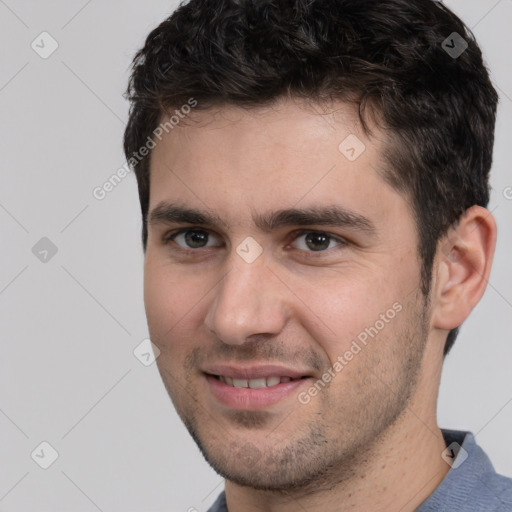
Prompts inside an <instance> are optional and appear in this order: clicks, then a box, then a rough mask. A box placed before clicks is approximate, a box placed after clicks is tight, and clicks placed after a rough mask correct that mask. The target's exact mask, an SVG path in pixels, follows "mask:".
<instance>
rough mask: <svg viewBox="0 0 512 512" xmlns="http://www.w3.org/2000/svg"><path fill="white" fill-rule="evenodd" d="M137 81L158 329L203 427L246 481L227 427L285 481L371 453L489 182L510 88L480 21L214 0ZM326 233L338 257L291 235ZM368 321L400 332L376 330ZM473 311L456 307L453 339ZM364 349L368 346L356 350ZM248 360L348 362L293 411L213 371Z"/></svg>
mask: <svg viewBox="0 0 512 512" xmlns="http://www.w3.org/2000/svg"><path fill="white" fill-rule="evenodd" d="M454 32H456V33H457V34H459V35H460V36H462V37H463V38H464V40H465V41H466V43H467V45H468V46H467V49H466V50H465V51H464V52H462V54H460V55H459V56H458V57H457V58H454V57H453V56H452V55H450V54H449V53H448V52H447V51H446V49H445V45H443V41H444V40H445V39H446V38H448V36H450V35H452V34H453V33H454ZM127 95H128V98H129V99H130V101H131V102H132V104H131V110H130V118H129V122H128V126H127V128H126V132H125V138H124V149H125V153H126V157H127V159H128V161H129V163H130V164H131V165H132V166H133V168H134V171H135V173H136V177H137V182H138V188H139V196H140V204H141V209H142V220H143V230H142V241H143V247H144V250H145V252H146V292H145V293H146V310H147V314H148V322H149V327H150V333H151V337H152V340H153V342H154V343H155V344H157V345H158V346H159V348H160V350H161V356H160V358H159V363H158V364H159V369H160V372H161V374H162V377H163V379H164V382H165V384H166V386H167V388H168V390H169V393H170V395H171V398H172V399H173V401H174V403H175V405H176V407H177V410H178V412H179V413H180V415H181V417H182V418H183V420H184V422H185V423H186V424H187V427H188V428H189V430H190V432H191V434H192V435H193V436H194V437H195V438H196V440H197V441H198V443H199V445H200V447H201V448H202V450H203V452H204V453H205V455H206V456H207V458H208V459H209V460H210V462H212V464H213V465H214V467H216V469H218V470H219V472H221V473H223V474H225V475H226V476H227V477H228V478H231V479H233V480H235V481H236V479H237V478H238V479H239V481H240V482H241V483H245V484H247V483H248V482H250V481H251V479H250V477H249V475H248V474H244V472H243V471H241V472H239V473H237V472H236V471H234V472H231V473H230V472H229V470H228V469H227V468H229V467H235V466H236V464H235V460H234V459H233V458H232V456H231V455H229V454H228V455H226V453H227V452H226V449H225V448H226V445H225V443H226V442H228V441H225V440H224V439H223V438H222V433H223V432H224V433H227V437H228V438H229V442H230V443H231V446H233V447H235V452H236V453H237V454H238V455H237V457H238V459H239V460H240V458H241V459H242V460H243V458H244V456H246V457H249V459H251V458H252V459H257V460H256V461H255V462H254V461H253V462H254V464H256V465H257V463H258V460H259V461H260V462H261V463H262V464H263V463H264V466H265V467H266V468H267V471H266V474H267V475H272V476H271V480H272V481H274V482H276V481H277V480H280V484H279V485H281V487H283V486H286V485H292V484H291V483H290V482H292V483H293V485H298V484H299V483H300V484H301V485H302V484H303V483H304V481H303V480H304V478H305V477H304V475H305V474H306V466H308V467H309V470H310V471H313V472H316V473H317V474H318V475H320V474H322V472H325V471H327V470H328V469H327V468H328V467H329V466H333V465H334V464H335V462H336V461H337V460H338V459H337V457H339V456H340V454H343V457H344V459H345V460H347V461H348V460H350V458H351V457H353V455H354V454H355V453H361V450H360V448H361V446H363V445H364V446H368V445H369V440H370V439H373V438H375V436H376V434H378V433H380V432H383V431H385V429H386V428H388V427H389V426H390V425H392V424H393V423H394V422H396V421H397V418H399V417H400V416H401V415H403V413H404V408H405V407H406V404H407V403H408V401H409V400H410V399H411V397H412V396H413V395H414V393H415V392H416V387H417V385H418V382H419V381H420V380H421V379H422V378H423V377H422V374H421V365H422V361H423V359H424V353H425V350H426V347H428V345H429V342H430V337H431V333H432V330H433V320H432V318H433V315H434V312H433V308H435V307H436V304H435V301H434V303H433V301H432V300H431V299H432V292H433V290H434V289H435V282H436V274H435V272H434V270H435V268H436V266H435V265H436V262H440V261H441V260H442V259H443V258H448V259H449V258H451V256H450V254H451V253H450V252H448V253H446V252H443V247H445V246H446V244H445V242H446V241H447V240H448V241H450V240H453V237H451V235H450V233H451V232H452V231H453V230H454V229H456V228H457V226H458V225H460V222H461V219H463V218H464V216H466V215H467V214H468V211H474V207H485V206H486V205H487V203H488V200H489V183H488V176H489V170H490V167H491V162H492V147H493V139H494V123H495V116H496V103H497V95H496V92H495V90H494V89H493V87H492V85H491V82H490V79H489V76H488V73H487V70H486V68H485V66H484V64H483V62H482V55H481V52H480V50H479V48H478V46H477V44H476V42H475V41H474V39H473V36H472V35H471V33H470V32H469V30H468V29H467V28H466V27H465V26H464V24H463V23H462V22H461V21H460V20H459V19H458V18H457V17H456V16H455V15H454V14H453V13H451V12H450V11H449V10H448V9H447V8H446V7H445V6H443V5H442V4H441V3H439V2H435V1H432V0H412V1H411V0H385V1H382V0H333V1H325V0H323V1H314V0H313V1H308V2H305V1H302V0H295V1H293V0H291V1H287V2H280V3H276V2H267V1H263V2H255V1H250V0H247V1H244V0H238V1H234V0H229V1H228V0H215V1H213V0H212V1H208V0H203V1H194V0H192V1H190V2H188V3H186V4H182V5H181V6H180V7H179V8H178V9H177V10H176V11H175V12H174V13H173V14H172V15H171V16H170V17H169V18H168V19H167V20H165V21H164V22H163V23H162V24H161V25H159V26H158V27H157V28H156V29H155V30H153V31H152V32H151V34H150V35H149V36H148V38H147V40H146V43H145V45H144V47H143V48H142V49H141V50H140V51H139V52H138V53H137V55H136V56H135V59H134V62H133V72H132V76H131V79H130V84H129V88H128V92H127ZM173 118H174V120H173ZM354 136H355V138H353V137H354ZM347 137H352V138H347ZM346 140H348V141H349V146H354V144H356V146H354V148H355V152H356V154H357V158H356V159H354V160H351V159H349V158H347V155H346V154H343V151H346V150H347V149H349V150H351V148H347V147H346V146H344V145H343V144H344V141H346ZM340 143H341V144H340ZM144 147H146V148H149V149H150V151H149V154H148V155H147V156H143V157H142V158H141V157H140V155H141V153H142V152H141V148H144ZM146 152H147V149H146ZM359 153H360V154H359ZM142 155H144V153H142ZM351 156H354V152H353V151H352V154H351ZM333 169H334V170H333ZM331 171H332V172H331ZM165 203H168V205H167V206H169V205H172V207H171V208H169V207H165V206H164V204H165ZM158 206H160V208H158ZM299 207H301V208H299ZM322 208H323V209H322ZM340 208H341V210H342V211H340ZM472 209H473V210H472ZM153 210H154V211H153ZM184 210H187V211H184ZM282 210H286V212H283V211H282ZM279 211H281V213H279ZM269 212H270V213H269ZM151 213H153V215H151ZM205 213H208V214H209V215H208V216H207V215H205ZM301 216H302V218H301ZM327 218H328V220H326V219H327ZM305 219H306V220H305ZM314 220H317V221H318V222H313V221H314ZM164 221H165V222H164ZM170 224H172V225H173V226H177V227H180V229H181V228H184V227H187V226H188V227H195V228H200V229H199V230H198V229H196V231H188V232H186V233H176V232H174V233H171V234H172V237H171V238H169V237H167V238H166V240H167V243H172V244H173V248H172V250H169V248H168V247H169V246H168V245H164V244H163V243H162V238H163V235H166V234H168V233H167V232H164V227H163V226H167V229H169V225H170ZM477 224H478V222H477V221H475V225H477ZM302 225H304V226H306V227H308V228H313V227H315V226H320V227H321V229H316V228H315V229H310V231H309V233H306V234H305V235H304V236H303V238H302V239H297V240H299V241H296V242H293V243H292V242H291V240H290V239H289V233H286V229H285V228H286V227H287V226H288V227H290V226H292V227H295V228H297V227H298V226H299V227H300V226H302ZM326 225H330V226H332V230H330V231H328V230H327V229H326V228H325V226H326ZM201 229H202V230H201ZM175 231H176V230H175ZM295 231H297V229H295ZM467 231H469V228H468V230H467ZM329 233H330V234H331V235H332V234H333V233H334V235H333V236H330V235H329ZM336 235H337V237H336ZM301 236H302V235H301ZM457 236H459V235H457ZM247 237H250V238H249V239H248V241H247ZM300 240H303V241H302V242H300ZM347 241H348V242H347ZM254 242H257V243H254ZM285 242H286V243H288V244H289V245H287V246H286V247H289V248H290V250H289V251H288V252H285V251H284V250H283V251H281V252H280V251H279V249H278V248H279V247H284V246H285ZM240 243H241V244H242V245H240ZM244 244H245V245H244ZM247 244H249V245H247ZM290 244H291V245H290ZM322 244H327V245H326V246H325V247H326V248H327V249H328V250H330V251H331V256H329V257H328V258H324V259H322V258H320V257H319V258H316V259H315V260H314V263H313V260H307V261H306V260H305V259H301V258H303V257H302V256H300V257H299V256H293V257H292V256H289V254H292V253H294V251H298V252H301V251H302V250H303V249H305V250H308V251H312V253H317V254H316V255H318V253H320V252H322V251H323V246H322ZM452 245H453V244H448V246H449V247H450V251H451V248H452ZM331 246H332V247H331ZM342 246H343V247H344V250H343V253H341V252H339V253H337V255H336V256H333V254H334V253H333V248H334V249H336V247H338V248H339V247H342ZM240 247H241V248H240ZM184 248H186V250H184ZM237 248H238V253H237ZM194 250H195V252H196V253H195V254H192V253H193V252H194ZM254 251H256V253H258V256H256V258H255V259H254V261H251V262H250V263H248V261H246V260H244V259H243V258H242V256H243V254H242V253H243V252H252V253H253V254H254V255H256V253H255V252H254ZM260 252H261V254H260ZM199 254H200V255H199ZM285 254H286V256H285ZM329 258H334V259H330V260H329ZM454 259H455V260H456V259H457V258H454ZM317 286H318V289H317V288H316V287H317ZM246 294H249V295H246ZM476 295H478V294H476ZM260 299H261V300H260ZM398 310H399V311H398ZM388 312H390V313H389V315H388ZM392 313H393V319H392V321H391V319H390V318H389V316H390V315H391V314H392ZM384 317H385V318H384ZM377 321H379V322H380V324H379V326H380V325H381V324H382V325H383V326H384V328H382V329H379V328H378V326H376V325H377V324H376V322H377ZM371 328H373V331H372V330H371ZM375 331H377V334H375ZM363 332H366V339H365V341H366V342H367V343H368V341H369V340H370V339H371V340H373V336H375V337H376V339H377V340H378V344H377V343H375V344H374V346H372V347H370V346H368V347H367V346H366V345H365V346H364V347H362V346H361V344H362V343H363V341H361V340H362V339H364V335H363V334H362V333H363ZM457 332H458V325H452V326H451V327H450V328H449V329H447V328H446V326H445V328H444V335H443V336H442V340H441V341H440V342H439V341H438V343H442V347H441V353H442V354H443V355H446V354H447V353H448V351H449V350H450V348H451V346H452V345H453V342H454V341H455V338H456V336H457ZM437 335H438V337H439V329H438V332H437ZM355 340H359V343H356V345H357V347H358V348H354V347H355V346H354V345H353V344H352V343H353V341H355ZM347 351H352V353H357V354H358V355H357V358H356V359H357V361H356V360H354V361H353V362H350V364H347V365H346V366H344V364H343V365H342V368H341V369H340V370H339V371H336V368H339V365H338V366H336V367H335V363H336V361H337V362H338V363H340V364H341V362H340V361H339V359H337V356H338V355H343V354H345V353H347ZM359 352H360V353H359ZM354 357H355V356H354ZM351 359H352V357H351ZM236 361H238V363H240V365H242V366H244V365H245V366H247V365H249V364H250V362H251V361H257V362H258V363H261V362H262V361H266V362H267V363H268V364H269V365H272V364H276V363H283V364H286V366H287V367H292V366H295V367H296V368H297V372H298V373H299V374H300V375H299V376H301V377H304V379H302V380H304V381H307V380H308V379H309V381H310V383H311V382H313V383H314V382H318V379H322V376H324V375H326V374H325V372H326V371H327V373H328V374H329V371H331V372H332V373H333V374H334V375H335V378H334V377H332V375H331V377H330V378H329V377H328V376H327V377H326V378H325V379H326V380H328V382H324V385H325V389H323V390H322V391H320V390H318V393H319V396H318V400H316V401H315V403H314V404H311V403H308V404H299V405H303V407H299V408H298V409H294V408H293V407H292V406H291V405H290V406H287V407H289V409H287V410H289V414H288V415H287V416H286V418H285V417H283V416H280V415H281V414H282V410H279V412H277V411H278V406H277V405H272V406H270V408H269V409H267V408H259V409H258V408H256V409H257V410H253V409H251V410H246V409H245V408H243V407H241V408H240V409H237V408H236V407H234V408H233V407H230V408H229V407H228V408H226V407H224V406H221V405H219V404H218V403H217V402H216V401H215V400H214V399H213V398H211V396H210V394H209V393H210V391H209V388H208V386H210V385H213V386H217V384H218V383H217V382H213V383H212V382H210V381H211V380H212V377H211V372H214V371H215V370H216V368H215V367H216V366H217V367H222V365H223V364H224V363H226V364H228V363H229V365H230V364H232V363H233V362H236ZM221 369H222V368H221ZM363 369H364V371H362V370H363ZM217 370H218V368H217ZM268 371H270V370H268ZM346 383H350V386H349V385H348V384H346ZM383 384H384V385H383ZM291 386H295V388H296V390H297V395H298V394H300V393H306V391H305V389H310V387H306V388H305V389H303V388H304V384H303V383H301V382H299V381H295V380H293V381H291V383H289V384H288V387H291ZM301 386H302V387H301ZM318 387H321V385H319V386H317V388H318ZM295 388H294V389H295ZM215 389H217V388H215ZM342 389H343V391H341V390H342ZM390 390H391V391H390ZM217 391H218V390H217ZM220 393H222V390H221V391H220ZM313 394H316V393H314V392H313ZM310 395H311V394H308V393H306V394H302V395H301V396H302V397H303V399H304V400H303V401H307V398H304V397H306V396H310ZM335 404H336V407H334V405H335ZM361 404H365V407H366V409H364V411H363V412H359V413H358V412H357V411H361V407H360V405H361ZM295 406H297V403H295ZM273 407H275V410H274V409H273ZM340 408H341V409H342V411H344V412H345V413H347V412H350V413H351V414H349V415H346V414H345V415H344V414H341V416H340V410H339V409H340ZM334 409H338V410H337V411H335V410H334ZM368 414H369V415H370V416H368ZM319 415H321V416H322V420H319V419H318V416H319ZM342 417H344V418H345V419H344V420H342V419H341V418H342ZM347 418H348V419H347ZM369 418H370V419H369ZM276 421H278V423H279V424H280V425H281V427H280V428H279V429H277V430H276V428H277V426H276V425H277V423H275V422H276ZM340 422H341V425H340ZM334 426H336V428H342V429H344V436H343V440H339V437H340V436H339V435H338V436H334V435H333V428H334ZM269 429H273V430H272V432H274V439H273V442H274V444H275V445H276V446H281V447H282V449H280V450H278V453H276V452H275V451H274V452H273V451H272V449H271V448H270V447H269V446H268V442H267V444H265V443H266V441H265V440H268V435H269ZM248 431H250V433H251V436H250V439H252V440H253V441H252V442H247V439H248V437H246V434H247V432H248ZM206 432H209V433H210V436H211V437H210V439H206V437H207V435H206ZM290 432H294V433H295V435H294V436H290ZM259 436H261V437H259ZM326 447H328V448H329V452H328V453H329V456H326V451H325V450H326ZM255 454H256V455H255ZM272 454H273V455H272ZM315 454H316V455H317V458H315V457H314V456H313V455H315ZM306 460H307V461H308V462H307V464H306V463H305V461H306ZM311 461H313V462H311ZM292 463H293V464H292ZM272 464H274V465H275V468H276V471H275V473H273V472H272V471H273V470H272V467H273V466H272ZM251 465H253V464H251ZM292 467H294V468H299V469H298V470H297V471H298V473H297V474H294V475H292V474H291V473H292V470H291V468H292ZM347 467H349V466H347ZM283 468H284V471H283ZM286 468H290V474H288V473H287V472H286ZM301 468H302V469H301ZM301 471H302V472H301ZM278 475H280V476H279V477H278ZM301 478H302V479H303V480H301ZM308 478H309V477H308ZM251 482H252V485H255V486H260V487H262V488H264V487H265V486H267V487H268V486H269V485H270V484H269V481H267V480H265V478H264V477H263V476H261V478H260V480H258V482H254V481H251Z"/></svg>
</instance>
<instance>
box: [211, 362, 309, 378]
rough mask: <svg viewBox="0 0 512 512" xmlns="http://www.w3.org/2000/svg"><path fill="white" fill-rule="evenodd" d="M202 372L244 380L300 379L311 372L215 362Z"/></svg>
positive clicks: (271, 366)
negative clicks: (268, 378) (267, 378)
mask: <svg viewBox="0 0 512 512" xmlns="http://www.w3.org/2000/svg"><path fill="white" fill-rule="evenodd" d="M203 372H204V373H207V374H209V375H217V376H218V375H222V376H223V377H231V378H233V379H246V380H250V379H261V378H264V377H290V378H291V379H300V378H302V377H310V376H311V373H310V372H308V371H301V370H297V369H296V368H287V367H285V366H281V365H275V364H265V365H255V364H251V365H240V364H237V365H233V364H216V365H209V366H208V367H205V368H204V369H203Z"/></svg>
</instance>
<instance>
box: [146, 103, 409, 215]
mask: <svg viewBox="0 0 512 512" xmlns="http://www.w3.org/2000/svg"><path fill="white" fill-rule="evenodd" d="M163 120H165V118H164V119H163ZM383 143H384V141H383V137H382V134H381V132H379V131H378V130H376V129H372V138H371V139H370V138H369V137H368V136H367V135H366V134H365V132H364V131H363V129H362V127H361V124H360V122H359V119H358V115H357V112H356V110H355V107H354V106H352V105H348V104H346V103H342V102H338V103H335V104H331V105H330V106H329V107H328V108H327V107H326V105H325V104H312V103H309V104H305V103H301V102H298V101H291V100H286V101H285V100H283V101H280V102H278V103H276V104H273V105H271V106H264V107H258V108H241V107H235V106H223V107H218V108H209V109H206V110H201V109H198V110H196V111H193V112H191V113H190V115H189V116H187V117H186V118H185V119H184V120H183V122H181V123H180V124H179V125H178V126H175V127H174V128H173V129H172V130H169V132H168V133H164V134H163V136H162V140H161V141H159V142H157V145H156V147H155V148H154V149H153V151H152V156H151V171H150V172H151V179H150V184H151V188H150V209H151V208H155V207H156V206H157V205H158V204H159V203H161V202H163V201H167V202H173V203H175V202H180V203H181V204H183V203H185V204H187V205H191V206H194V207H195V208H196V209H208V210H214V211H216V212H217V213H218V214H219V215H220V216H221V217H224V218H227V217H231V220H233V221H234V220H237V221H239V222H240V221H242V219H247V222H249V218H252V219H254V218H255V217H256V216H257V214H261V213H264V212H267V211H270V210H276V209H277V208H280V209H281V208H297V207H299V206H300V207H304V208H317V207H319V206H325V205H326V204H330V205H339V206H342V207H343V208H346V209H347V210H351V211H358V212H360V213H361V214H362V215H364V216H365V217H376V218H381V217H383V216H385V217H386V216H389V215H391V214H393V213H394V212H395V213H396V211H395V210H397V209H400V207H401V208H402V212H401V213H402V214H403V213H404V212H406V213H407V214H408V215H409V212H408V211H407V210H404V209H403V208H404V205H403V204H400V201H401V202H402V203H403V202H404V200H403V199H402V198H401V196H400V195H399V194H398V193H397V192H396V191H395V190H394V189H392V188H391V187H390V186H389V185H388V184H387V182H386V181H385V180H384V179H383V178H382V176H381V173H382V171H383V170H384V166H385V162H384V161H383V158H382V156H381V155H382V150H381V148H382V144H383Z"/></svg>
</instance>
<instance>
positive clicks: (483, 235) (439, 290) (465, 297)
mask: <svg viewBox="0 0 512 512" xmlns="http://www.w3.org/2000/svg"><path fill="white" fill-rule="evenodd" d="M495 246H496V221H495V220H494V217H493V216H492V214H491V212H490V211H489V210H486V209H485V208H482V207H480V206H472V207H471V208H469V209H468V210H467V211H466V212H465V213H464V214H463V215H462V216H461V218H460V219H459V224H458V225H457V227H455V228H450V230H449V232H448V233H447V235H446V236H445V237H443V239H442V240H441V241H440V242H439V244H438V249H437V257H436V260H435V261H436V262H437V264H436V263H435V264H434V265H435V267H434V275H435V276H436V278H435V284H434V287H433V295H432V302H431V304H432V308H433V310H432V324H433V327H436V328H438V329H445V330H450V329H454V328H455V327H458V326H459V325H461V324H462V323H463V322H464V320H466V318H467V317H468V316H469V314H470V313H471V310H472V309H473V308H474V307H475V306H476V305H477V303H478V301H479V300H480V299H481V297H482V295H483V294H484V291H485V289H486V287H487V283H488V280H489V275H490V273H491V265H492V259H493V256H494V249H495Z"/></svg>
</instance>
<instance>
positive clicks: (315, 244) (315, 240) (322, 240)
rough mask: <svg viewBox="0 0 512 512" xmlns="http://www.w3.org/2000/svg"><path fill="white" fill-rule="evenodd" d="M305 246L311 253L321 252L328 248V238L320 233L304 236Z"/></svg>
mask: <svg viewBox="0 0 512 512" xmlns="http://www.w3.org/2000/svg"><path fill="white" fill-rule="evenodd" d="M306 244H307V245H308V247H309V248H310V249H311V250H313V251H322V250H324V249H327V248H328V247H329V237H328V236H327V235H324V234H322V233H309V234H308V235H307V236H306Z"/></svg>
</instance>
